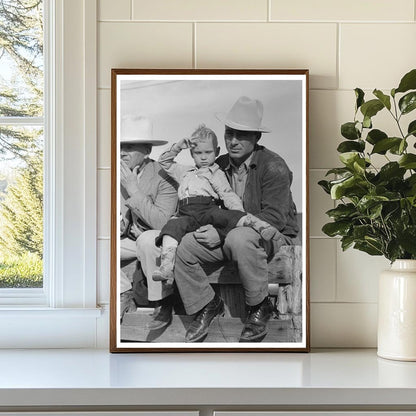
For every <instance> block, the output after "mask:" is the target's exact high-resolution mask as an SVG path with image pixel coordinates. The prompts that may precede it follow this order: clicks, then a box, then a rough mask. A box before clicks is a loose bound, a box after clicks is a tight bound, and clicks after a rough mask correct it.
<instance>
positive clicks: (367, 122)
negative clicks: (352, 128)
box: [363, 116, 373, 129]
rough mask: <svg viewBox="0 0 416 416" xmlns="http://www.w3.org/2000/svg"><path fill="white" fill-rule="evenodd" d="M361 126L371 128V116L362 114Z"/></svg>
mask: <svg viewBox="0 0 416 416" xmlns="http://www.w3.org/2000/svg"><path fill="white" fill-rule="evenodd" d="M363 127H364V128H366V129H371V128H372V127H373V123H372V122H371V117H369V116H364V119H363Z"/></svg>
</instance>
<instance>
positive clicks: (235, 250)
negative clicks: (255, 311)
mask: <svg viewBox="0 0 416 416" xmlns="http://www.w3.org/2000/svg"><path fill="white" fill-rule="evenodd" d="M282 237H283V238H284V241H285V244H287V245H290V244H293V242H292V240H291V239H290V238H289V237H285V236H283V235H282ZM281 245H282V244H281V243H280V244H279V247H280V246H281ZM279 247H277V246H276V245H275V243H274V241H273V240H272V241H270V242H267V243H266V242H264V241H263V240H262V238H261V237H260V235H259V234H258V233H257V232H256V231H254V230H253V229H252V228H249V227H238V228H235V229H233V230H231V231H230V232H229V233H228V235H227V237H226V238H225V242H224V245H223V247H218V248H215V249H208V248H206V247H204V246H203V245H201V244H199V243H198V242H197V241H196V240H195V238H194V236H193V234H192V233H190V234H187V235H186V236H185V237H184V238H183V239H182V242H181V244H180V245H179V247H178V250H177V253H176V264H175V281H176V285H177V286H178V289H179V293H180V295H181V298H182V301H183V303H184V306H185V310H186V313H187V314H188V315H192V314H194V313H196V312H198V311H200V310H201V309H202V308H203V307H204V306H205V305H206V304H207V303H209V302H210V301H211V300H212V299H213V298H214V295H215V293H214V290H213V289H212V287H211V285H210V284H209V282H208V279H207V276H206V274H205V272H204V270H203V269H202V267H201V264H203V263H221V262H224V261H227V260H231V261H232V262H233V263H235V265H236V267H237V270H238V274H239V276H240V280H241V283H242V285H243V289H244V294H245V301H246V304H247V305H249V306H254V305H257V304H259V303H260V302H261V301H263V299H264V298H265V297H266V296H267V295H268V276H267V275H268V267H267V260H268V257H269V256H270V255H272V254H273V253H274V252H275V251H277V249H278V248H279Z"/></svg>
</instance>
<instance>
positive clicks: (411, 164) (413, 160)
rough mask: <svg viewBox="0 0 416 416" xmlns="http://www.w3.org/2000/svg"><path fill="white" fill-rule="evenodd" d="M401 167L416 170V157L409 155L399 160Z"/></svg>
mask: <svg viewBox="0 0 416 416" xmlns="http://www.w3.org/2000/svg"><path fill="white" fill-rule="evenodd" d="M399 165H400V166H401V167H402V168H405V169H416V155H414V154H413V153H408V154H406V155H403V156H402V157H401V158H400V159H399Z"/></svg>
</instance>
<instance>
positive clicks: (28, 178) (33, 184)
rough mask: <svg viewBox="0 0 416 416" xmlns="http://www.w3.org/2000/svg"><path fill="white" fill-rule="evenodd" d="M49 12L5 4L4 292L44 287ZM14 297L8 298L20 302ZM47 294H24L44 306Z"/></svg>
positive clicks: (0, 186)
mask: <svg viewBox="0 0 416 416" xmlns="http://www.w3.org/2000/svg"><path fill="white" fill-rule="evenodd" d="M43 6H44V3H43V1H42V0H21V1H14V0H1V1H0V31H1V39H2V42H1V45H0V181H1V182H0V291H1V292H5V290H4V289H22V288H32V289H33V288H42V289H43V287H44V279H43V270H44V267H43V242H44V238H43V223H44V221H43V214H44V210H43V206H44V203H43V201H44V198H43V197H44V190H43V188H44V187H43V171H44V169H43V166H44V163H43V159H44V134H45V117H44V114H45V106H44V84H45V82H44V68H45V65H44V29H43V28H44V12H43ZM13 292H14V291H13V290H12V291H10V290H9V291H6V294H8V295H9V296H10V294H14V296H19V293H18V292H14V293H13ZM42 292H43V291H40V290H37V291H23V292H22V291H20V294H21V295H26V297H28V296H29V297H37V298H38V300H37V302H39V301H40V299H39V297H42ZM0 296H1V295H0ZM37 302H36V303H37Z"/></svg>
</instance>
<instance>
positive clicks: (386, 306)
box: [377, 260, 416, 361]
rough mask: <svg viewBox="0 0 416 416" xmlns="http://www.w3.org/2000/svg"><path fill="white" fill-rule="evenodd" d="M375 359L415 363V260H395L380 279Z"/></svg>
mask: <svg viewBox="0 0 416 416" xmlns="http://www.w3.org/2000/svg"><path fill="white" fill-rule="evenodd" d="M377 355H378V356H380V357H382V358H388V359H390V360H401V361H416V260H396V261H395V262H394V263H393V264H392V265H391V268H390V270H385V271H384V272H382V273H381V275H380V280H379V295H378V350H377Z"/></svg>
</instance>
